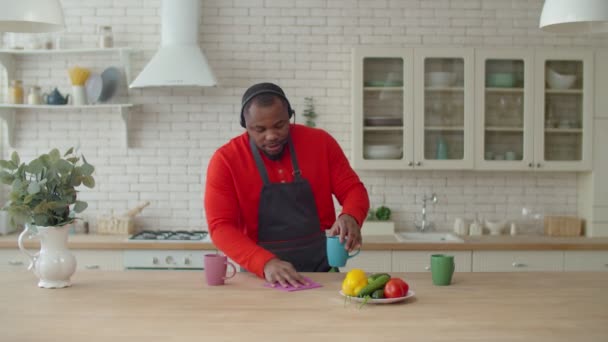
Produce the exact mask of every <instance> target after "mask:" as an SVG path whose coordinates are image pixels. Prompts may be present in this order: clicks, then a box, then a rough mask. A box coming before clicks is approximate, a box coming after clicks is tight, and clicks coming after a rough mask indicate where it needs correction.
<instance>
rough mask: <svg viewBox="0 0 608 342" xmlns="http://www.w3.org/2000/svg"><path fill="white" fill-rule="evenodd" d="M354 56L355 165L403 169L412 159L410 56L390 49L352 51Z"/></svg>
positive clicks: (371, 167)
mask: <svg viewBox="0 0 608 342" xmlns="http://www.w3.org/2000/svg"><path fill="white" fill-rule="evenodd" d="M354 56H355V57H354V58H355V60H354V64H355V68H354V70H355V71H354V72H355V74H354V75H353V80H354V82H355V84H354V85H353V89H354V93H353V107H354V111H355V115H354V116H353V120H354V122H353V127H354V128H355V129H354V130H353V132H354V134H355V136H353V143H354V145H353V150H354V163H355V166H356V167H358V168H368V169H403V168H406V167H407V166H408V161H407V160H408V156H409V159H410V160H411V159H412V157H411V153H412V152H411V151H412V147H411V145H412V142H411V140H412V136H411V135H412V134H411V131H412V130H413V127H412V120H410V119H408V118H409V117H411V107H412V100H411V99H412V95H411V91H412V90H411V86H412V84H411V65H412V64H413V63H412V61H411V58H409V57H408V55H407V53H405V54H404V50H391V49H387V50H384V51H377V50H368V49H361V50H355V53H354ZM408 79H409V80H408ZM408 139H409V141H408Z"/></svg>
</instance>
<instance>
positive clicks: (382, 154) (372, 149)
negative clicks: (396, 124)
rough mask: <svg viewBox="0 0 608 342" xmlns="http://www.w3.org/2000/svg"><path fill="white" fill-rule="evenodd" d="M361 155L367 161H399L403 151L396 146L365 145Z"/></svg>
mask: <svg viewBox="0 0 608 342" xmlns="http://www.w3.org/2000/svg"><path fill="white" fill-rule="evenodd" d="M363 155H364V157H365V158H367V159H399V158H401V156H402V155H403V151H402V149H401V146H398V145H365V147H364V148H363Z"/></svg>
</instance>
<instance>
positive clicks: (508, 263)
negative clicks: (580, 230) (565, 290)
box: [473, 251, 564, 272]
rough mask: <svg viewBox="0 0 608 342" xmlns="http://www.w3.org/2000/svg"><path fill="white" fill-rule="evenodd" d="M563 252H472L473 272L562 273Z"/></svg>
mask: <svg viewBox="0 0 608 342" xmlns="http://www.w3.org/2000/svg"><path fill="white" fill-rule="evenodd" d="M563 269H564V252H563V251H473V272H528V271H563Z"/></svg>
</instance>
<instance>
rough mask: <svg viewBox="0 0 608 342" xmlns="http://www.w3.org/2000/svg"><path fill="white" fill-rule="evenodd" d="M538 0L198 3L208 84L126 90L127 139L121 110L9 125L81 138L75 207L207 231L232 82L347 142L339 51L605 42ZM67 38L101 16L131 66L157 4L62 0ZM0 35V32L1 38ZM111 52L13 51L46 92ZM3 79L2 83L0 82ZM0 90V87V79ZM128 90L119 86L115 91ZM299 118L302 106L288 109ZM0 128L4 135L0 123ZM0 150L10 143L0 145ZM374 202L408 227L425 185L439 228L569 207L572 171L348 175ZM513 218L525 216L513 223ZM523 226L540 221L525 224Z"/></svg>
mask: <svg viewBox="0 0 608 342" xmlns="http://www.w3.org/2000/svg"><path fill="white" fill-rule="evenodd" d="M542 2H543V1H542V0H511V1H509V0H483V1H481V0H375V1H369V0H202V4H203V5H202V21H201V30H200V42H201V45H202V48H203V50H204V52H205V53H206V55H207V57H208V58H209V61H210V64H211V66H212V67H213V69H214V72H215V73H216V75H217V77H218V81H219V86H218V87H217V88H185V89H180V88H173V89H145V90H133V91H131V93H130V101H131V102H133V103H137V104H142V106H141V109H140V110H139V111H138V112H136V113H135V114H134V115H133V116H132V120H131V129H130V132H129V134H130V142H131V145H132V147H131V148H129V149H125V148H123V146H122V139H123V135H124V128H123V125H122V121H121V119H120V114H119V113H117V112H112V111H103V110H94V111H93V110H91V111H78V110H66V111H61V110H49V111H39V110H21V111H19V112H18V116H17V117H18V119H17V125H16V131H15V141H16V148H15V149H16V150H17V151H19V153H20V154H21V155H22V157H23V159H25V160H29V159H30V158H31V157H32V156H34V155H37V154H39V153H42V152H47V151H48V150H50V149H51V148H52V147H59V148H61V149H66V148H67V147H69V146H73V145H79V146H80V147H81V150H82V151H83V152H84V154H85V155H86V157H87V159H88V160H89V161H90V162H91V163H92V164H94V165H95V166H96V167H97V170H96V178H97V184H98V185H97V187H96V188H95V189H94V190H87V189H83V191H82V193H81V197H82V199H84V200H87V201H89V205H90V207H89V209H88V210H87V211H86V213H85V215H84V216H85V217H87V218H88V219H89V220H91V225H92V226H93V228H94V227H95V218H96V217H97V215H100V214H108V213H109V212H110V210H114V211H115V212H116V213H122V212H125V211H127V210H128V209H129V208H131V207H133V206H135V205H138V204H139V203H141V202H143V201H150V202H151V206H150V207H148V208H146V209H145V210H144V211H143V213H142V215H141V216H140V217H139V218H138V225H139V226H141V227H145V228H149V229H159V228H163V229H206V222H205V218H204V214H203V210H202V192H203V186H204V182H203V180H204V177H205V175H204V172H205V170H206V167H207V162H208V160H209V158H210V156H211V155H212V153H213V152H214V151H215V149H216V148H217V147H219V146H220V145H221V144H223V143H224V142H226V141H227V140H228V139H229V138H231V137H233V136H235V135H237V134H239V133H241V132H242V128H241V127H240V126H239V124H238V112H239V102H240V98H241V95H242V93H243V91H244V90H245V89H246V88H247V87H248V86H249V85H251V84H252V83H255V82H259V81H272V82H277V83H278V84H280V85H281V86H283V88H284V89H285V91H286V92H287V95H288V96H289V98H290V100H291V102H292V105H293V107H294V108H295V109H296V111H297V112H298V114H300V113H301V112H302V110H303V103H304V97H306V96H313V97H314V100H315V104H316V107H317V111H318V113H319V117H318V119H317V124H318V126H320V127H322V128H324V129H326V130H328V131H329V132H330V133H331V134H332V135H334V137H336V139H337V140H338V141H339V142H340V144H341V145H342V146H343V147H344V149H345V151H346V153H347V155H348V154H349V153H350V113H351V108H350V103H351V101H350V70H351V69H350V68H351V66H350V60H351V57H350V49H351V47H352V46H353V45H360V44H370V45H371V44H375V45H392V46H416V45H434V46H441V45H452V46H454V45H455V46H526V47H536V46H561V47H565V48H567V47H570V46H588V47H598V46H608V39H606V38H588V37H574V36H554V35H550V34H546V33H542V32H540V31H539V30H538V28H537V23H538V17H539V14H540V9H541V7H542ZM62 4H63V6H64V9H65V14H66V22H67V25H68V27H67V30H66V32H65V33H64V34H62V37H61V39H62V42H63V44H64V46H66V47H73V48H76V47H92V46H95V44H96V42H97V39H96V29H97V25H112V27H113V31H114V36H115V45H117V46H129V47H132V48H135V49H141V51H139V52H137V53H136V54H135V55H134V56H133V58H132V60H133V64H134V67H133V71H134V73H135V74H136V73H137V72H139V71H140V70H141V68H142V67H143V66H144V65H145V63H146V62H147V61H148V60H149V59H150V57H151V56H152V55H153V53H154V51H155V48H156V46H157V45H158V44H159V40H160V16H159V12H160V11H159V7H160V1H143V0H129V1H124V0H123V1H102V0H98V1H93V0H78V1H76V0H62ZM8 42H9V37H8V35H5V36H4V43H5V44H8ZM118 63H119V60H118V56H106V55H104V56H103V57H99V56H69V57H66V56H54V57H52V58H50V59H49V58H46V57H36V56H33V57H21V58H19V66H20V68H19V70H17V75H18V77H20V78H22V79H23V80H24V83H25V85H26V87H27V86H29V85H33V84H38V85H40V86H42V88H43V89H44V90H45V91H48V90H50V89H51V87H53V86H58V87H59V89H60V90H61V91H62V92H68V91H69V89H70V87H69V83H68V78H67V73H66V69H67V68H68V67H69V66H72V65H74V64H78V65H82V66H85V67H90V68H91V69H93V70H94V71H96V72H100V71H102V70H103V69H104V68H105V67H107V66H110V65H117V64H118ZM3 83H4V82H3ZM0 90H5V86H4V85H3V86H2V88H0ZM122 95H126V89H122ZM298 122H302V117H301V116H300V115H298ZM2 134H3V135H4V134H5V132H2ZM1 150H2V151H3V156H4V157H7V156H8V155H9V154H10V152H11V151H12V149H10V148H8V147H7V146H2V149H1ZM360 175H361V177H362V179H363V181H364V182H365V184H366V185H367V187H368V190H369V193H370V196H371V200H372V202H373V204H374V205H375V206H377V205H379V204H382V203H385V204H387V205H388V206H390V207H391V208H393V210H394V218H395V220H396V221H397V225H398V229H411V227H412V226H413V222H414V220H415V219H417V218H419V217H418V212H419V209H420V203H421V198H422V196H423V195H425V194H429V193H431V192H436V193H437V194H438V196H439V203H437V204H435V205H433V206H431V207H430V209H429V211H430V215H431V218H432V220H433V221H435V223H436V224H437V225H438V228H439V229H441V230H449V229H450V228H451V222H453V219H454V218H455V217H458V216H461V217H465V218H467V219H472V218H488V219H502V218H509V219H518V220H519V219H521V215H520V212H521V207H522V206H524V205H525V206H530V207H533V208H535V209H537V210H546V211H547V212H555V213H568V214H575V213H576V208H577V188H576V174H574V173H559V174H554V173H526V172H520V173H501V172H447V171H443V172H423V171H413V172H396V171H383V172H380V171H378V172H369V171H366V172H360ZM522 223H524V222H522ZM527 229H528V230H532V229H538V227H533V226H532V225H528V226H527Z"/></svg>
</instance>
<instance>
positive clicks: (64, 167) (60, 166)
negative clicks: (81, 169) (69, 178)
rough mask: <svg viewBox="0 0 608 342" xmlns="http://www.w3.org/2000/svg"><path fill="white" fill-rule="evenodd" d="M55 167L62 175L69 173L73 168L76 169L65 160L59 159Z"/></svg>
mask: <svg viewBox="0 0 608 342" xmlns="http://www.w3.org/2000/svg"><path fill="white" fill-rule="evenodd" d="M55 167H56V168H57V171H59V173H61V174H66V173H69V172H70V171H71V170H72V168H74V166H73V165H72V164H71V163H70V162H68V161H67V160H65V159H59V160H58V161H57V162H56V163H55Z"/></svg>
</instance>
